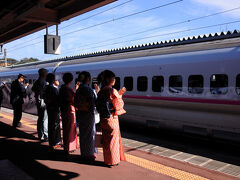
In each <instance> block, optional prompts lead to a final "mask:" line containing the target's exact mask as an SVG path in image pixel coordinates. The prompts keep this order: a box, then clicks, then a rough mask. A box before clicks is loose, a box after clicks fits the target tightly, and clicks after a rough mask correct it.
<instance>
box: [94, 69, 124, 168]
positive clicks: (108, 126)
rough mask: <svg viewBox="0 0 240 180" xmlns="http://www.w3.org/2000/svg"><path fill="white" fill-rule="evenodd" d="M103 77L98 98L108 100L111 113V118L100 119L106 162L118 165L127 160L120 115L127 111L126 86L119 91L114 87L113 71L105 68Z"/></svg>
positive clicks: (110, 164)
mask: <svg viewBox="0 0 240 180" xmlns="http://www.w3.org/2000/svg"><path fill="white" fill-rule="evenodd" d="M102 77H103V82H102V88H101V90H100V92H99V94H98V100H99V101H102V102H103V103H104V101H105V102H108V104H109V106H108V107H109V110H110V113H111V114H110V117H109V118H104V117H103V116H102V117H101V120H100V124H101V130H102V135H103V155H104V163H105V164H106V165H109V166H117V165H118V164H119V163H120V161H124V160H125V155H124V150H123V146H122V139H121V133H120V128H119V121H118V116H119V115H122V114H124V113H126V111H125V110H124V109H123V106H124V102H123V100H122V95H123V94H124V93H125V92H126V88H122V89H121V90H120V91H119V92H118V91H117V90H116V89H114V88H112V86H114V84H115V74H114V73H113V72H112V71H109V70H105V71H104V72H103V73H102ZM111 107H112V108H111ZM100 116H101V112H100Z"/></svg>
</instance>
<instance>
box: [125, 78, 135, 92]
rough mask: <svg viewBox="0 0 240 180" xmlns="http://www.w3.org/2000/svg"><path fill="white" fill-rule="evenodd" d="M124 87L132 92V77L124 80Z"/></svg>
mask: <svg viewBox="0 0 240 180" xmlns="http://www.w3.org/2000/svg"><path fill="white" fill-rule="evenodd" d="M124 87H125V88H126V89H127V91H132V90H133V77H130V76H128V77H125V78H124Z"/></svg>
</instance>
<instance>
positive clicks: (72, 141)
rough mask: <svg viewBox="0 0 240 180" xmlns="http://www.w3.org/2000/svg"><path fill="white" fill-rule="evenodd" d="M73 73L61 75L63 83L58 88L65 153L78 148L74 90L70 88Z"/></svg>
mask: <svg viewBox="0 0 240 180" xmlns="http://www.w3.org/2000/svg"><path fill="white" fill-rule="evenodd" d="M72 81H73V75H72V74H71V73H65V74H64V75H63V82H64V84H63V85H62V86H61V88H60V90H59V97H60V109H61V116H62V126H63V145H64V150H65V151H66V152H67V153H71V152H74V151H75V150H76V149H77V148H78V142H77V125H76V115H75V108H74V95H75V93H74V91H73V89H72V88H71V84H72Z"/></svg>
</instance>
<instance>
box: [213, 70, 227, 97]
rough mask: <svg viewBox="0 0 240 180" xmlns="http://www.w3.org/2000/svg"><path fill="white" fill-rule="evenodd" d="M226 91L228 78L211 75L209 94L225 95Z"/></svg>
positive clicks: (223, 75)
mask: <svg viewBox="0 0 240 180" xmlns="http://www.w3.org/2000/svg"><path fill="white" fill-rule="evenodd" d="M227 91H228V76H227V75H226V74H213V75H212V76H211V78H210V92H211V93H212V94H226V93H227Z"/></svg>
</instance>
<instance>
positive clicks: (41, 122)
mask: <svg viewBox="0 0 240 180" xmlns="http://www.w3.org/2000/svg"><path fill="white" fill-rule="evenodd" d="M47 73H48V70H47V69H44V68H41V69H39V70H38V74H39V78H38V79H37V81H36V82H35V83H34V84H33V87H32V91H33V92H34V93H35V99H36V105H37V110H38V121H37V131H38V138H39V139H40V140H42V141H45V142H47V141H48V116H47V109H46V104H45V102H44V100H43V91H44V88H45V86H46V85H47V82H46V77H47Z"/></svg>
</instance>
